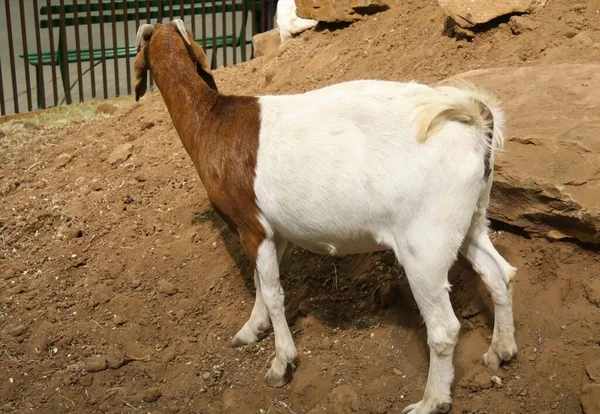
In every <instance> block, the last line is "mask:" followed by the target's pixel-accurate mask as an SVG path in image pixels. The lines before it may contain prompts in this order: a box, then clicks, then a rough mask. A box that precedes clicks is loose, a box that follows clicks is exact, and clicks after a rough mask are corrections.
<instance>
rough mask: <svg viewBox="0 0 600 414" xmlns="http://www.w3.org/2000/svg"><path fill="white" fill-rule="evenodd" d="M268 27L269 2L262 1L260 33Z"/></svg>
mask: <svg viewBox="0 0 600 414" xmlns="http://www.w3.org/2000/svg"><path fill="white" fill-rule="evenodd" d="M266 27H267V2H266V1H265V0H261V1H260V32H261V33H263V32H265V31H266Z"/></svg>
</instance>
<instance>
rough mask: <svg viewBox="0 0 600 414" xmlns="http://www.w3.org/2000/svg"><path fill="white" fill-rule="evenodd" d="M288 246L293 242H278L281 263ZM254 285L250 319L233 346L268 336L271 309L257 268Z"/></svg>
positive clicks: (237, 335)
mask: <svg viewBox="0 0 600 414" xmlns="http://www.w3.org/2000/svg"><path fill="white" fill-rule="evenodd" d="M288 246H291V244H288V243H287V242H286V241H281V242H279V243H278V244H277V262H278V263H279V264H281V262H282V260H283V257H284V255H285V253H287V251H288V250H289V249H288ZM254 287H255V288H256V299H255V300H254V307H253V308H252V313H251V314H250V319H248V321H246V323H245V324H244V326H243V327H242V329H240V330H239V331H238V333H237V334H235V336H234V337H233V340H232V341H231V344H230V346H231V347H232V348H236V347H240V346H243V345H248V344H250V343H252V342H257V341H260V340H261V339H263V338H265V337H266V336H267V330H268V329H269V328H270V327H271V321H270V319H269V311H268V310H267V307H266V306H265V302H264V301H263V298H262V292H261V288H260V278H259V276H258V271H257V270H254Z"/></svg>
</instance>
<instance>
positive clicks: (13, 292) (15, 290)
mask: <svg viewBox="0 0 600 414" xmlns="http://www.w3.org/2000/svg"><path fill="white" fill-rule="evenodd" d="M23 292H25V289H23V287H22V286H15V287H12V288H10V289H8V293H9V294H11V295H18V294H20V293H23Z"/></svg>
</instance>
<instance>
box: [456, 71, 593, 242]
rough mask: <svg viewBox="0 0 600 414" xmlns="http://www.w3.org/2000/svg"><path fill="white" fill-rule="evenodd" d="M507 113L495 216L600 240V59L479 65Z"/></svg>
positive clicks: (480, 78)
mask: <svg viewBox="0 0 600 414" xmlns="http://www.w3.org/2000/svg"><path fill="white" fill-rule="evenodd" d="M457 77H459V78H465V79H467V80H469V81H471V82H472V83H474V84H476V85H478V86H482V87H485V88H487V89H488V90H490V91H492V92H494V93H495V94H496V95H498V97H499V98H500V99H501V101H502V108H503V109H504V112H505V116H506V124H507V126H506V131H505V135H506V145H505V148H504V152H503V153H501V154H498V155H497V157H496V163H495V167H496V170H495V175H494V186H493V188H492V199H491V202H490V207H489V216H490V217H491V218H492V219H496V220H499V221H502V222H505V223H508V224H510V225H513V226H516V227H518V228H521V229H523V230H525V231H526V232H527V233H529V234H531V235H538V236H545V237H550V238H554V239H560V238H574V239H578V240H581V241H584V242H590V243H600V197H598V194H600V179H599V178H600V140H598V136H600V124H598V122H596V121H595V120H597V117H598V109H597V108H598V107H599V106H600V65H597V64H565V65H558V66H537V67H522V68H494V69H484V70H475V71H471V72H467V73H464V74H461V75H459V76H457Z"/></svg>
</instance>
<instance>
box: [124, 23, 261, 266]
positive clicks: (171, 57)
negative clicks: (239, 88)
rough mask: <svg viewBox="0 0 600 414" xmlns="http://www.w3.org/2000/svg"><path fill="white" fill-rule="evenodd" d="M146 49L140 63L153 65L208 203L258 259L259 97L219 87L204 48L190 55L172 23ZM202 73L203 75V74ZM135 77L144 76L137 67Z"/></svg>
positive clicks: (158, 28) (158, 31)
mask: <svg viewBox="0 0 600 414" xmlns="http://www.w3.org/2000/svg"><path fill="white" fill-rule="evenodd" d="M192 36H193V35H192ZM191 38H192V39H193V37H191ZM147 48H148V50H149V52H148V53H147V55H146V56H144V55H143V53H144V50H142V51H140V53H139V54H138V56H137V57H136V65H138V61H139V60H141V61H142V62H145V64H146V67H148V66H149V67H150V68H151V69H152V75H153V76H154V80H155V82H156V85H157V86H158V89H159V90H160V93H161V95H162V97H163V99H164V101H165V104H166V106H167V109H168V110H169V114H170V115H171V120H172V121H173V125H174V126H175V129H176V130H177V133H178V135H179V137H180V139H181V142H182V143H183V146H184V147H185V149H186V151H187V153H188V154H189V156H190V158H191V159H192V161H193V162H194V165H195V167H196V170H197V171H198V174H199V175H200V179H201V180H202V183H203V184H204V187H205V188H206V192H207V194H208V198H209V200H210V202H211V203H212V205H213V206H214V208H215V211H216V212H217V213H218V214H219V216H221V217H222V218H223V220H225V222H227V224H228V226H229V229H230V230H231V231H232V232H234V233H235V234H238V235H239V237H240V240H241V242H242V245H243V246H244V248H245V249H246V251H247V253H248V255H249V256H250V258H251V259H252V260H253V261H256V258H257V254H258V247H259V245H260V243H261V242H262V241H263V240H264V238H265V230H264V228H263V226H262V225H261V224H260V222H259V221H258V214H259V209H258V206H257V205H256V195H255V193H254V176H255V169H256V155H257V152H258V138H259V132H260V106H259V104H258V99H257V98H256V97H237V96H225V95H220V94H219V93H218V92H217V91H215V90H214V89H213V88H212V87H213V85H214V80H213V78H212V74H211V72H210V69H209V68H208V67H207V66H205V65H203V64H201V62H202V60H203V59H204V61H206V56H205V54H204V52H203V51H202V49H201V48H193V49H192V53H190V50H189V49H188V48H187V47H186V44H185V42H184V40H183V38H182V37H181V35H180V34H179V32H178V31H177V29H176V28H175V27H174V26H171V25H169V24H167V25H156V26H155V31H154V34H153V35H152V37H151V39H150V43H149V45H148V46H147ZM144 49H146V48H144ZM198 49H199V50H198ZM200 54H201V55H200ZM200 71H202V72H205V73H203V74H202V76H200V73H199V72H200ZM136 76H140V77H141V76H142V75H141V72H140V71H139V70H138V69H137V66H136ZM205 79H208V84H207V82H206V81H205ZM211 80H212V84H211ZM136 82H137V79H136ZM214 87H215V88H216V86H214Z"/></svg>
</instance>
